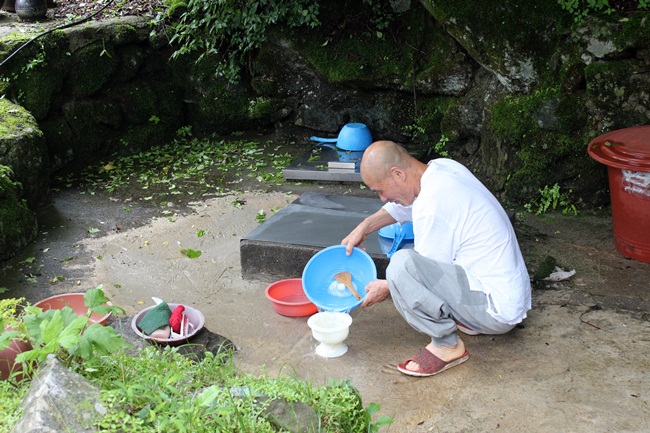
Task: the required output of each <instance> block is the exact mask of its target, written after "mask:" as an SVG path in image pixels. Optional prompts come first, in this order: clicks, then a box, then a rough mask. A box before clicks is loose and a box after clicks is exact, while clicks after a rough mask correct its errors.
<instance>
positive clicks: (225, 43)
mask: <svg viewBox="0 0 650 433" xmlns="http://www.w3.org/2000/svg"><path fill="white" fill-rule="evenodd" d="M318 12H319V5H318V3H315V2H311V1H308V0H239V1H238V0H220V1H205V0H189V1H188V2H187V10H186V11H185V12H184V13H183V15H181V17H180V19H179V22H178V23H177V24H176V25H175V26H174V28H173V31H174V33H173V36H172V38H171V43H172V44H176V45H177V46H178V48H177V49H176V51H175V52H174V54H173V55H172V58H178V57H180V56H184V55H190V54H192V55H198V57H197V60H196V61H197V62H201V61H202V60H204V59H205V58H206V57H212V56H216V57H217V58H218V59H219V63H218V66H217V70H216V71H215V75H216V76H220V77H224V78H225V79H226V80H228V81H229V82H231V83H234V82H237V81H238V79H239V74H240V72H241V69H242V68H243V66H244V65H245V64H246V60H247V56H248V55H249V54H250V53H251V52H252V51H253V50H255V49H257V48H258V47H259V46H260V45H261V44H262V43H263V42H264V41H266V37H267V31H268V29H269V28H270V27H271V26H273V25H279V24H285V25H288V26H289V27H301V26H307V27H312V28H313V27H316V26H317V25H319V21H318Z"/></svg>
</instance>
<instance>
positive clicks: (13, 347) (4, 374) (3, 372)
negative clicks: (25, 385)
mask: <svg viewBox="0 0 650 433" xmlns="http://www.w3.org/2000/svg"><path fill="white" fill-rule="evenodd" d="M12 330H13V328H5V331H12ZM31 349H32V345H31V344H29V343H26V342H24V341H20V340H13V341H12V342H11V343H10V344H9V346H8V347H7V348H6V349H3V350H0V379H1V380H7V378H9V376H10V375H11V373H12V372H14V371H22V370H23V366H22V364H16V356H18V354H19V353H22V352H25V351H27V350H31ZM17 379H18V380H20V379H22V374H19V375H18V377H17Z"/></svg>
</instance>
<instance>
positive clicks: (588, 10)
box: [557, 0, 650, 25]
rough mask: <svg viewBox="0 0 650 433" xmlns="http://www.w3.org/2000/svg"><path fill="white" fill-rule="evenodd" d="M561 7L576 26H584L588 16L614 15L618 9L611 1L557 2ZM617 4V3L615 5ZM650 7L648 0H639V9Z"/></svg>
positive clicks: (571, 0) (570, 0) (565, 0)
mask: <svg viewBox="0 0 650 433" xmlns="http://www.w3.org/2000/svg"><path fill="white" fill-rule="evenodd" d="M557 2H558V4H559V5H560V7H561V8H562V9H564V10H566V11H567V12H569V13H570V14H571V15H573V21H574V22H575V23H576V24H578V25H579V24H582V23H583V22H584V20H585V18H586V17H587V16H588V15H593V14H596V13H602V14H605V15H611V14H613V13H614V12H615V11H616V9H614V7H613V5H612V4H610V2H609V0H557ZM614 4H615V3H614ZM648 6H650V2H648V0H637V9H647V8H648Z"/></svg>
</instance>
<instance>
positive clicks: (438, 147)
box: [433, 134, 449, 158]
mask: <svg viewBox="0 0 650 433" xmlns="http://www.w3.org/2000/svg"><path fill="white" fill-rule="evenodd" d="M448 141H449V137H447V136H445V135H444V134H443V135H442V137H440V140H438V142H437V143H436V144H435V145H434V146H433V151H434V152H436V153H437V154H438V155H440V156H441V157H443V158H448V157H449V151H447V150H446V147H447V142H448Z"/></svg>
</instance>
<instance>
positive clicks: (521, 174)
mask: <svg viewBox="0 0 650 433" xmlns="http://www.w3.org/2000/svg"><path fill="white" fill-rule="evenodd" d="M585 98H586V95H584V94H582V95H580V94H573V95H565V94H562V93H560V92H557V91H555V90H553V89H545V90H543V91H538V92H535V93H534V94H532V95H524V96H513V95H509V96H506V97H504V98H502V99H501V100H500V101H499V102H498V103H496V104H494V106H493V107H492V112H491V117H490V119H489V123H488V129H487V131H486V133H485V134H484V137H483V138H484V144H483V152H484V160H485V161H486V164H487V165H490V166H491V167H493V168H494V172H493V173H492V174H493V178H494V177H498V176H500V179H499V180H497V181H500V182H502V184H501V186H502V187H503V188H504V189H505V197H506V198H507V199H508V201H510V202H512V203H515V204H519V205H521V204H525V203H527V202H530V201H531V200H532V199H534V198H536V195H537V193H538V191H539V190H540V189H542V188H544V187H545V186H552V185H554V184H556V183H558V184H560V185H561V186H562V187H563V189H564V192H565V193H566V194H568V195H571V196H572V197H571V199H572V200H574V201H575V202H576V203H584V204H588V205H590V206H593V205H602V204H603V200H604V199H605V197H606V191H607V179H606V177H604V176H603V172H602V169H601V167H600V166H599V165H598V164H596V163H595V162H594V161H593V160H592V159H591V158H589V156H588V154H587V152H586V146H587V143H588V141H589V135H588V132H587V131H588V128H587V119H588V116H587V113H586V108H585V105H586V102H585ZM580 107H583V108H582V110H581V109H580ZM493 181H494V179H493Z"/></svg>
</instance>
